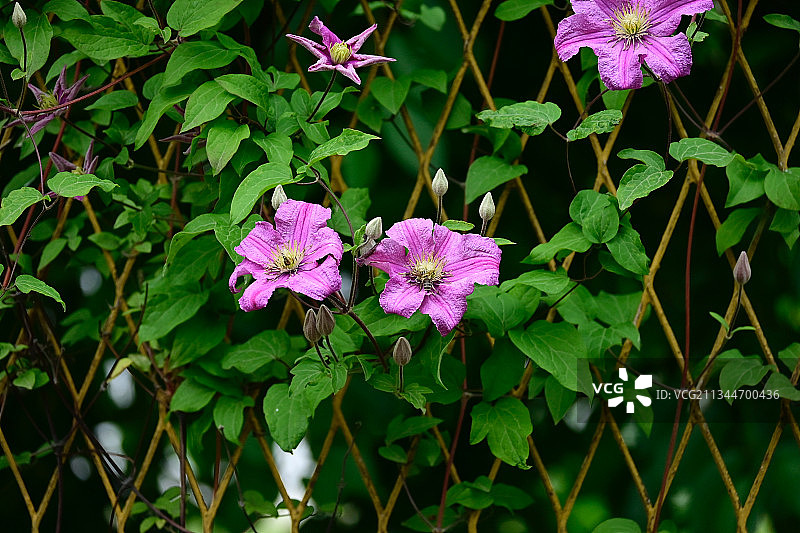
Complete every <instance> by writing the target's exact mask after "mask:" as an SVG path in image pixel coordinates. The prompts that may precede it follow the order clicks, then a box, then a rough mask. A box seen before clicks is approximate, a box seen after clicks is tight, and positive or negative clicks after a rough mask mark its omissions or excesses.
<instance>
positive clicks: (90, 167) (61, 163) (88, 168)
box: [50, 139, 100, 202]
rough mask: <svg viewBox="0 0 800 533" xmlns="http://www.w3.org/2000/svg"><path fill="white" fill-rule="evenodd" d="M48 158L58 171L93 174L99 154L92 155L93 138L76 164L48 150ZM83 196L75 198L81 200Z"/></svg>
mask: <svg viewBox="0 0 800 533" xmlns="http://www.w3.org/2000/svg"><path fill="white" fill-rule="evenodd" d="M50 160H51V161H52V162H53V164H54V165H55V166H56V168H57V169H58V171H59V172H74V173H75V174H94V171H95V170H96V169H97V162H98V161H99V160H100V157H99V156H96V155H94V139H92V140H91V141H90V142H89V149H88V150H86V155H85V156H84V157H83V163H82V164H81V165H80V166H78V165H76V164H75V163H73V162H71V161H70V160H68V159H65V158H63V157H61V156H60V155H58V154H57V153H55V152H50ZM83 198H84V197H83V196H76V197H75V199H76V200H78V201H79V202H82V201H83Z"/></svg>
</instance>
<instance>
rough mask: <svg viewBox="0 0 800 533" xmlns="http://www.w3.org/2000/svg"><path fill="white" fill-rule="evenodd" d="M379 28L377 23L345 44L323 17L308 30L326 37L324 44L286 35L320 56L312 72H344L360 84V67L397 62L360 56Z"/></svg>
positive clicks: (316, 19) (366, 55)
mask: <svg viewBox="0 0 800 533" xmlns="http://www.w3.org/2000/svg"><path fill="white" fill-rule="evenodd" d="M377 27H378V25H377V24H373V25H372V26H370V27H369V28H367V29H366V30H364V31H362V32H361V33H359V34H358V35H356V36H355V37H352V38H350V39H348V40H346V41H342V40H341V39H339V38H338V37H337V36H336V34H335V33H333V32H332V31H331V30H329V29H328V28H327V27H326V26H325V24H323V23H322V21H321V20H319V17H314V20H312V21H311V24H309V25H308V28H309V29H310V30H311V31H313V32H314V33H316V34H317V35H319V36H320V37H322V44H319V43H315V42H314V41H312V40H311V39H306V38H305V37H300V36H299V35H292V34H288V35H286V36H287V37H288V38H289V39H291V40H293V41H294V42H296V43H297V44H299V45H301V46H303V47H304V48H305V49H306V50H308V51H309V52H311V53H312V54H314V55H315V56H316V58H317V62H316V63H314V64H313V65H311V66H310V67H308V71H309V72H317V71H318V70H335V71H337V72H341V73H342V74H344V75H345V76H347V77H348V78H350V79H351V80H353V81H354V82H356V83H357V84H359V85H360V84H361V78H359V77H358V74H356V69H357V68H359V67H366V66H367V65H373V64H375V63H386V62H388V61H395V59H394V58H391V57H383V56H371V55H368V54H359V53H358V50H359V49H360V48H361V45H363V44H364V41H366V40H367V37H369V36H370V34H371V33H372V32H373V31H375V28H377Z"/></svg>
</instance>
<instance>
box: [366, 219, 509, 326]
mask: <svg viewBox="0 0 800 533" xmlns="http://www.w3.org/2000/svg"><path fill="white" fill-rule="evenodd" d="M386 234H387V235H388V236H389V238H388V239H384V240H382V241H381V242H380V243H379V244H378V246H377V247H376V248H375V251H373V252H372V254H370V255H369V257H367V258H366V259H365V260H364V263H366V264H368V265H371V266H374V267H375V268H379V269H380V270H383V271H384V272H386V273H388V274H389V281H388V282H386V288H385V289H384V290H383V292H382V293H381V296H380V304H381V307H383V310H384V311H386V312H387V313H395V314H398V315H401V316H404V317H406V318H408V317H410V316H411V315H412V314H414V311H416V310H417V309H419V310H420V311H421V312H422V313H424V314H426V315H428V316H430V317H431V319H432V320H433V323H434V324H435V325H436V329H438V330H439V333H441V334H442V335H447V334H448V333H449V332H450V330H452V329H453V328H454V327H456V325H457V324H458V322H459V321H460V320H461V317H462V316H464V312H465V311H466V310H467V296H468V295H470V294H472V291H473V290H474V289H475V284H476V283H480V284H482V285H496V284H497V282H498V279H499V275H500V270H499V269H500V248H499V247H498V246H497V244H495V242H494V241H493V240H492V239H489V238H487V237H481V236H479V235H474V234H468V235H462V234H460V233H456V232H454V231H450V230H449V229H447V228H445V227H444V226H440V225H438V224H437V225H434V224H433V221H432V220H428V219H422V218H412V219H409V220H404V221H402V222H398V223H397V224H395V225H394V226H392V227H391V228H389V230H388V231H387V232H386Z"/></svg>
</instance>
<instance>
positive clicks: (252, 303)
mask: <svg viewBox="0 0 800 533" xmlns="http://www.w3.org/2000/svg"><path fill="white" fill-rule="evenodd" d="M282 286H283V285H281V284H280V281H279V280H256V281H255V282H253V283H251V284H250V286H249V287H247V288H246V289H245V290H244V294H242V297H241V298H239V307H241V308H242V311H253V310H255V309H261V308H262V307H265V306H266V305H267V302H269V299H270V297H271V296H272V293H273V292H275V289H277V288H278V287H282Z"/></svg>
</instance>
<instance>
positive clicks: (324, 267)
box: [280, 256, 342, 300]
mask: <svg viewBox="0 0 800 533" xmlns="http://www.w3.org/2000/svg"><path fill="white" fill-rule="evenodd" d="M280 286H281V287H287V288H289V289H291V290H293V291H295V292H299V293H300V294H305V295H306V296H308V297H310V298H313V299H315V300H324V299H325V298H327V297H328V296H330V295H331V294H333V293H334V292H336V291H338V290H339V289H341V288H342V276H341V274H339V263H338V261H336V260H335V259H334V258H333V257H330V256H328V257H326V258H325V261H323V262H322V264H320V265H318V266H317V267H315V268H312V269H311V270H305V271H301V272H298V273H296V274H292V275H290V276H288V277H287V278H286V279H285V281H284V283H282V284H281V285H280Z"/></svg>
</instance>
